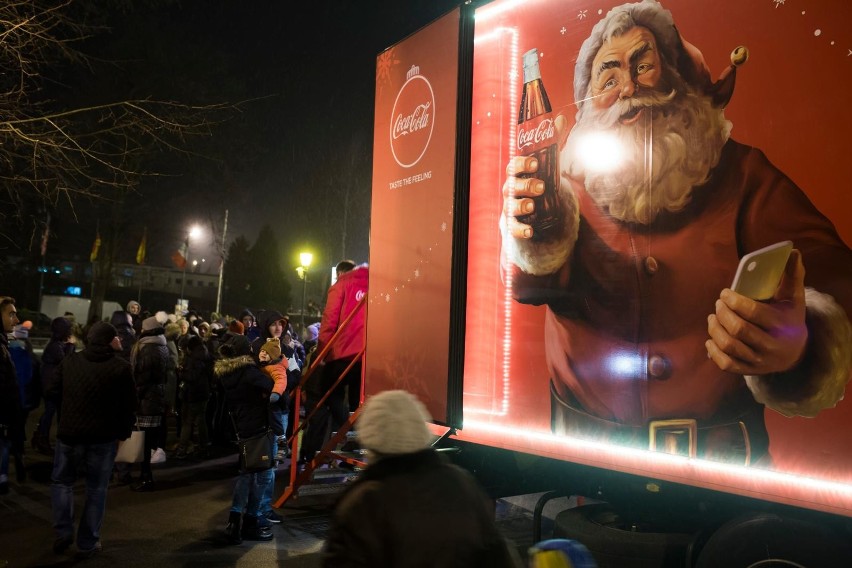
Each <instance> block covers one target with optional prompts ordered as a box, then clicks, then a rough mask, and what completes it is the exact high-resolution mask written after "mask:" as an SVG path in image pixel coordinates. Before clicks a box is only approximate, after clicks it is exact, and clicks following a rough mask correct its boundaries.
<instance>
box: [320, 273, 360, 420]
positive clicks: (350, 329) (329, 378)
mask: <svg viewBox="0 0 852 568" xmlns="http://www.w3.org/2000/svg"><path fill="white" fill-rule="evenodd" d="M369 277H370V270H369V267H368V266H367V265H366V264H361V265H359V266H356V265H355V263H354V262H353V261H351V260H344V261H341V262H339V263H338V264H337V282H335V283H334V285H333V286H332V287H331V288H329V290H328V297H327V298H326V302H325V309H324V310H323V313H322V324H321V325H320V332H319V339H318V344H317V351H318V352H322V350H323V349H324V348H325V346H326V345H327V344H328V343H329V342H330V341H331V338H332V337H333V336H334V334H335V333H336V332H337V330H338V328H339V327H340V325H341V324H342V323H343V321H344V320H346V318H347V317H349V314H351V313H352V312H353V310H357V311H356V312H355V315H354V316H353V317H352V320H351V321H350V322H349V323H348V324H347V325H346V327H345V328H344V329H343V330H342V331H341V332H340V335H339V336H338V337H337V338H336V339H335V340H334V342H333V343H332V344H331V348H330V350H329V352H328V354H327V355H326V357H325V369H324V370H323V373H322V386H323V391H327V390H328V389H329V388H330V387H331V385H332V384H334V382H335V381H336V380H337V378H338V377H339V376H340V375H341V374H343V372H344V371H345V370H346V368H347V367H348V366H349V364H350V363H352V361H353V360H354V359H355V358H356V357H358V355H359V354H360V353H361V352H362V351H363V350H364V323H365V320H366V309H365V307H364V306H363V305H362V304H359V302H360V301H361V299H362V298H364V297H365V296H366V295H367V283H368V281H369ZM347 390H348V393H347ZM346 398H348V408H347V404H346V402H345V399H346ZM360 404H361V361H360V359H359V360H358V361H356V362H355V364H354V365H352V367H351V368H350V369H349V371H348V372H347V373H346V376H345V377H344V378H343V380H342V381H341V382H340V384H339V385H338V386H337V388H335V389H334V392H333V393H332V394H331V395H330V396H329V397H328V406H329V409H330V411H331V417H332V429H333V431H336V430H337V429H338V428H340V426H341V425H342V424H343V423H344V422H345V421H346V419H347V418H348V417H349V414H348V413H349V412H354V411H355V409H357V408H358V406H359V405H360Z"/></svg>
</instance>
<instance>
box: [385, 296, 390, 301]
mask: <svg viewBox="0 0 852 568" xmlns="http://www.w3.org/2000/svg"><path fill="white" fill-rule="evenodd" d="M385 302H390V294H385Z"/></svg>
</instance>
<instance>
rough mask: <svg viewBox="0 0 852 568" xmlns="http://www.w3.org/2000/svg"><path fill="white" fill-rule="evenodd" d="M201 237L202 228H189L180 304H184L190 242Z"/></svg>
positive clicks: (195, 226)
mask: <svg viewBox="0 0 852 568" xmlns="http://www.w3.org/2000/svg"><path fill="white" fill-rule="evenodd" d="M200 236H201V227H199V226H198V225H193V226H192V227H190V228H189V231H188V232H187V233H186V241H184V246H183V252H184V257H183V277H182V278H181V280H180V302H181V304H183V293H184V290H185V289H186V265H187V264H189V241H190V240H191V239H197V238H198V237H200ZM188 306H189V302H187V307H188Z"/></svg>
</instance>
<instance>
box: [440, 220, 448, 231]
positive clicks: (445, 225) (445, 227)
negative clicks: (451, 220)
mask: <svg viewBox="0 0 852 568" xmlns="http://www.w3.org/2000/svg"><path fill="white" fill-rule="evenodd" d="M441 232H442V233H446V232H447V222H446V221H444V222H443V223H441Z"/></svg>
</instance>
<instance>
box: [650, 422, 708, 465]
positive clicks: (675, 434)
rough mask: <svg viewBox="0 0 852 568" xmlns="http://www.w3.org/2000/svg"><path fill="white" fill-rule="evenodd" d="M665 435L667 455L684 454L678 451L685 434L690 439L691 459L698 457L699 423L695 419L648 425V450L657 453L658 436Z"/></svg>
mask: <svg viewBox="0 0 852 568" xmlns="http://www.w3.org/2000/svg"><path fill="white" fill-rule="evenodd" d="M658 434H663V448H662V449H661V450H660V451H663V452H665V453H667V454H682V452H680V451H678V442H679V441H680V440H681V438H682V437H683V435H684V434H686V435H687V437H688V443H689V450H688V451H689V453H688V455H689V457H691V458H694V457H697V456H698V422H697V421H696V420H695V419H693V418H677V419H672V420H651V422H650V423H648V449H649V450H651V451H652V452H656V451H657V436H658Z"/></svg>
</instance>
